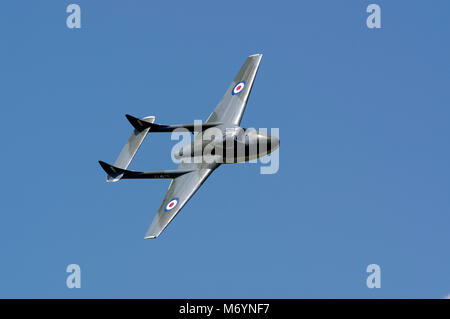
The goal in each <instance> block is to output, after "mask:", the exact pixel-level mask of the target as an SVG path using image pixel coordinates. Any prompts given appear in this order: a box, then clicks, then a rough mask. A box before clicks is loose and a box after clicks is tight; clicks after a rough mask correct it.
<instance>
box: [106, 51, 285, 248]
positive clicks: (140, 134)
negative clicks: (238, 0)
mask: <svg viewBox="0 0 450 319" xmlns="http://www.w3.org/2000/svg"><path fill="white" fill-rule="evenodd" d="M261 58H262V54H254V55H251V56H249V57H248V58H247V59H246V61H245V63H244V65H242V67H241V69H240V70H239V72H238V74H237V75H236V77H235V78H234V80H233V82H232V83H231V85H230V86H229V87H228V90H227V91H226V93H225V95H224V96H223V98H222V100H221V101H220V102H219V104H218V105H217V107H216V109H215V110H214V112H212V114H211V115H210V116H209V118H208V120H207V121H206V122H205V123H203V124H200V125H197V124H179V125H160V124H155V123H154V122H155V117H154V116H148V117H144V118H141V119H138V118H135V117H133V116H131V115H126V117H127V119H128V120H129V121H130V123H131V125H132V126H133V127H134V130H133V133H132V134H131V137H130V138H129V139H128V142H127V143H126V144H125V146H124V147H123V149H122V151H121V152H120V154H119V157H118V158H117V160H116V162H115V163H114V165H110V164H107V163H105V162H102V161H99V163H100V165H101V167H102V168H103V169H104V170H105V171H106V173H107V179H106V180H107V181H108V182H117V181H119V180H121V179H138V178H142V179H147V178H168V179H172V181H171V183H170V186H169V189H168V191H167V194H166V196H165V197H164V200H163V202H162V204H161V207H160V208H159V210H158V213H157V214H156V216H155V218H154V219H153V222H152V224H151V226H150V228H149V229H148V231H147V234H146V235H145V238H146V239H147V238H156V237H158V236H159V235H160V234H161V232H162V231H163V230H164V229H165V228H166V227H167V225H168V224H169V223H170V222H171V221H172V219H173V218H174V217H175V216H176V215H177V214H178V212H179V211H180V210H181V209H182V208H183V206H184V205H185V204H186V203H187V202H188V200H189V199H190V198H191V197H192V195H194V193H195V192H196V191H197V190H198V189H199V188H200V186H201V185H202V184H203V183H204V182H205V180H206V179H207V178H208V177H209V175H211V173H212V172H213V171H214V170H215V169H216V168H218V167H219V166H220V165H221V164H229V163H239V162H245V161H250V160H254V159H256V158H259V157H261V156H264V155H267V154H269V153H271V152H273V151H274V150H276V149H277V148H278V147H279V144H280V142H279V139H278V138H277V137H275V136H271V135H270V134H267V133H265V132H261V131H256V130H250V129H248V130H245V129H243V128H241V127H240V126H239V124H240V122H241V118H242V115H243V113H244V110H245V106H246V104H247V100H248V97H249V95H250V91H251V89H252V86H253V81H254V80H255V76H256V73H257V71H258V67H259V63H260V62H261ZM174 131H176V132H177V131H184V132H192V133H194V132H198V134H197V135H196V136H195V138H194V141H193V142H192V143H190V144H188V145H185V146H183V147H182V148H181V149H179V150H178V151H177V152H176V153H175V154H174V157H175V158H176V159H178V160H179V161H180V164H179V165H178V168H177V169H175V170H163V171H154V172H136V171H130V170H127V168H128V166H129V165H130V163H131V161H132V160H133V157H134V155H135V154H136V152H137V150H138V149H139V147H140V145H141V144H142V142H143V140H144V138H145V137H146V135H147V134H148V133H149V132H174ZM205 137H208V138H205Z"/></svg>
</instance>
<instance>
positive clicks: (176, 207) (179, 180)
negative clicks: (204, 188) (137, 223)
mask: <svg viewBox="0 0 450 319" xmlns="http://www.w3.org/2000/svg"><path fill="white" fill-rule="evenodd" d="M217 167H218V165H210V166H209V167H207V168H199V169H197V170H195V171H192V172H189V173H186V174H184V175H182V176H179V177H176V178H174V179H173V180H172V183H171V184H170V186H169V190H168V191H167V194H166V196H165V197H164V200H163V202H162V204H161V207H160V208H159V210H158V213H156V216H155V218H154V219H153V222H152V224H151V225H150V228H149V229H148V231H147V233H146V235H145V239H150V238H156V237H158V236H159V235H160V234H161V232H162V231H163V230H164V229H165V228H166V227H167V225H169V223H170V222H171V221H172V219H173V218H174V217H175V216H176V215H177V214H178V212H179V211H180V210H181V209H182V208H183V206H184V205H185V204H186V203H187V202H188V201H189V199H190V198H191V197H192V195H194V194H195V192H196V191H197V190H198V189H199V188H200V186H201V185H202V184H203V183H204V182H205V180H206V179H207V178H208V177H209V175H211V173H212V172H213V171H214V170H215V169H216V168H217Z"/></svg>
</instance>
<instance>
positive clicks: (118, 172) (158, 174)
mask: <svg viewBox="0 0 450 319" xmlns="http://www.w3.org/2000/svg"><path fill="white" fill-rule="evenodd" d="M98 162H99V164H100V166H101V167H102V168H103V169H104V170H105V172H106V174H108V181H112V182H116V181H118V180H120V179H138V178H142V179H147V178H176V177H178V176H181V175H183V174H186V173H189V172H192V170H165V171H154V172H136V171H129V170H126V169H122V168H119V167H115V166H113V165H110V164H108V163H105V162H103V161H98ZM109 177H111V180H109Z"/></svg>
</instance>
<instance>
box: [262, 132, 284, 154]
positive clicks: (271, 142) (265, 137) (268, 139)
mask: <svg viewBox="0 0 450 319" xmlns="http://www.w3.org/2000/svg"><path fill="white" fill-rule="evenodd" d="M258 139H259V142H260V143H265V144H266V145H267V149H268V150H270V151H271V152H273V151H274V150H276V149H277V148H278V147H279V146H280V139H279V138H278V137H277V136H274V135H270V134H268V133H265V132H258Z"/></svg>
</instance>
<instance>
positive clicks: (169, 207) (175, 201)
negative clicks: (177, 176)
mask: <svg viewBox="0 0 450 319" xmlns="http://www.w3.org/2000/svg"><path fill="white" fill-rule="evenodd" d="M177 204H178V198H177V197H175V198H172V199H171V200H170V201H169V202H168V203H167V205H166V207H164V211H166V212H170V211H171V210H172V209H174V208H175V206H177Z"/></svg>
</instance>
